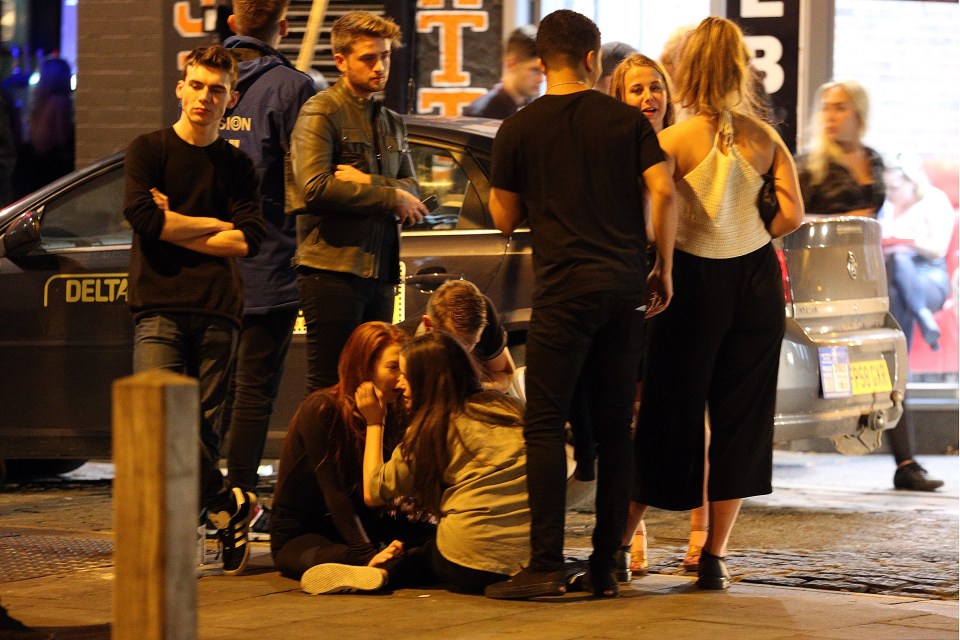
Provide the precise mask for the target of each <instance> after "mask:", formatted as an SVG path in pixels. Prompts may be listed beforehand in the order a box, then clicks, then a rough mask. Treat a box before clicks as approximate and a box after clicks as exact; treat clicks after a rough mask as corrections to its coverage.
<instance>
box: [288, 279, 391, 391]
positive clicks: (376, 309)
mask: <svg viewBox="0 0 960 640" xmlns="http://www.w3.org/2000/svg"><path fill="white" fill-rule="evenodd" d="M297 288H298V289H299V290H300V304H301V306H302V308H303V319H304V320H305V321H306V323H307V393H310V392H312V391H315V390H317V389H325V388H327V387H330V386H333V385H334V384H336V383H337V380H338V379H339V376H338V375H337V362H338V361H339V360H340V352H341V351H342V350H343V345H344V344H346V342H347V338H349V337H350V334H351V333H353V330H354V329H356V328H357V327H358V326H360V325H361V324H363V323H364V322H370V321H373V320H380V321H382V322H391V321H392V320H393V296H394V293H395V291H396V285H394V284H393V283H390V282H385V281H383V280H377V279H376V278H360V277H357V276H355V275H353V274H350V273H339V272H336V271H320V270H317V269H306V268H303V267H300V268H298V269H297Z"/></svg>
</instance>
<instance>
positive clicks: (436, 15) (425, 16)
mask: <svg viewBox="0 0 960 640" xmlns="http://www.w3.org/2000/svg"><path fill="white" fill-rule="evenodd" d="M489 27H490V21H489V16H488V14H487V12H486V11H421V12H419V13H417V31H418V32H419V33H430V32H431V31H433V30H434V28H436V29H439V30H440V38H439V40H440V51H439V55H440V68H439V69H437V70H434V71H431V72H430V79H431V84H432V85H433V86H435V87H469V86H470V74H469V73H468V72H466V71H464V70H463V29H464V28H469V29H470V30H471V31H474V32H483V31H486V30H487V29H488V28H489Z"/></svg>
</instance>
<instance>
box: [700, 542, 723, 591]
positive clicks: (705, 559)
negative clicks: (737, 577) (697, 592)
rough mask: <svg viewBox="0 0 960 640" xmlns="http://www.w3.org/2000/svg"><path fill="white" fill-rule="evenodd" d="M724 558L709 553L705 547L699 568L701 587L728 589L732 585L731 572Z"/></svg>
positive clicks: (701, 553) (701, 554)
mask: <svg viewBox="0 0 960 640" xmlns="http://www.w3.org/2000/svg"><path fill="white" fill-rule="evenodd" d="M723 560H724V559H723V558H721V557H719V556H715V555H713V554H712V553H707V550H706V549H704V550H703V551H701V552H700V566H699V567H698V568H697V586H698V587H700V588H701V589H726V588H727V587H729V586H730V572H729V571H727V564H726V563H725V562H724V561H723Z"/></svg>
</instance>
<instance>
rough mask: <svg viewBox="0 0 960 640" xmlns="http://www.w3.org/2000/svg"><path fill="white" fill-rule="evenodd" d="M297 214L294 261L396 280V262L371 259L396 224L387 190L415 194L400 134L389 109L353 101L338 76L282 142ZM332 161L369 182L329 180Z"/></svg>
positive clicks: (401, 128)
mask: <svg viewBox="0 0 960 640" xmlns="http://www.w3.org/2000/svg"><path fill="white" fill-rule="evenodd" d="M290 146H291V159H292V163H291V164H292V170H293V177H294V180H295V183H296V191H297V193H296V194H288V197H292V203H293V204H294V207H293V208H292V210H291V211H290V213H293V214H296V215H297V252H296V255H295V257H294V264H295V265H297V266H302V267H309V268H311V269H324V270H328V271H339V272H343V273H351V274H353V275H356V276H359V277H361V278H374V277H378V275H379V276H380V277H381V278H382V279H387V280H392V281H397V280H398V279H399V263H398V262H397V261H396V260H395V259H394V260H393V262H395V264H384V265H383V268H382V269H381V264H380V263H381V261H382V260H391V256H381V255H379V252H380V249H381V247H382V246H384V239H385V235H384V234H388V233H392V234H396V238H395V241H394V242H393V243H392V245H393V246H395V247H399V234H400V227H399V224H398V223H397V219H396V217H395V216H394V213H393V210H392V209H393V206H394V203H395V202H396V197H397V196H396V192H395V191H394V190H395V189H403V190H405V191H408V192H410V193H412V194H413V195H415V196H418V197H419V192H420V189H419V186H418V185H417V180H416V174H415V173H414V169H413V162H412V160H411V158H410V148H409V146H408V144H407V130H406V126H405V125H404V123H403V121H402V120H401V119H400V117H399V116H398V115H397V114H396V113H394V112H393V111H391V110H389V109H387V108H385V107H382V106H381V105H380V103H377V102H375V101H373V100H365V99H362V98H357V97H356V96H354V95H353V94H351V93H350V91H349V90H348V89H347V87H346V85H345V83H344V81H343V80H342V79H341V80H339V81H337V83H336V84H335V85H334V86H332V87H330V88H329V89H327V90H326V91H323V92H321V93H319V94H317V95H316V96H314V97H312V98H310V100H308V101H307V102H306V103H305V104H304V105H303V108H302V109H301V110H300V116H299V117H298V118H297V124H296V126H295V127H294V130H293V136H292V138H291V142H290ZM338 164H348V165H353V166H354V167H356V168H357V169H359V170H360V171H363V172H364V173H367V174H370V175H371V177H372V182H371V184H359V183H355V182H347V181H343V180H337V179H336V178H334V176H333V174H334V172H335V171H336V168H337V165H338Z"/></svg>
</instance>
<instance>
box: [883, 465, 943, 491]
mask: <svg viewBox="0 0 960 640" xmlns="http://www.w3.org/2000/svg"><path fill="white" fill-rule="evenodd" d="M893 486H894V487H895V488H897V489H904V490H906V491H936V490H937V489H939V488H940V487H942V486H943V480H937V479H936V478H931V477H929V476H928V475H927V470H926V469H924V468H923V467H921V466H920V465H919V464H917V463H916V462H908V463H907V464H905V465H903V466H902V467H897V470H896V472H894V474H893Z"/></svg>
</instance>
